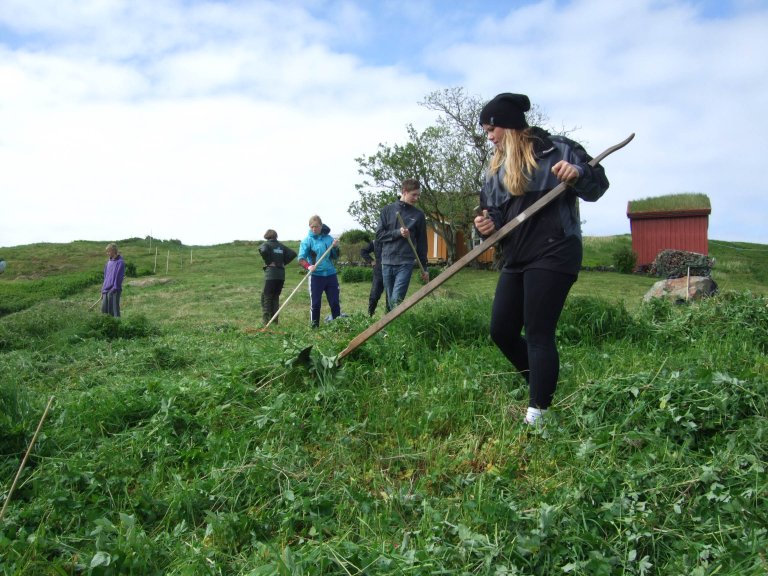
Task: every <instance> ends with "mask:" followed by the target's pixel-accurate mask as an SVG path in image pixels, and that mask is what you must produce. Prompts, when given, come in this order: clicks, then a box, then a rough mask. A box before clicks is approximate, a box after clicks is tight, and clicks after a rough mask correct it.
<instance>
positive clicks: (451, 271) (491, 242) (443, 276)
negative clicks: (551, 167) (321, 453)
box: [336, 132, 635, 363]
mask: <svg viewBox="0 0 768 576" xmlns="http://www.w3.org/2000/svg"><path fill="white" fill-rule="evenodd" d="M634 137H635V133H634V132H633V133H632V134H630V135H629V137H628V138H627V139H626V140H623V141H622V142H619V143H618V144H616V145H614V146H611V147H610V148H608V149H606V150H605V151H603V152H602V153H601V154H599V155H598V156H595V157H594V158H593V159H592V160H590V161H589V164H590V166H596V165H597V164H599V163H600V161H601V160H603V158H605V157H606V156H608V155H609V154H612V153H614V152H616V150H619V149H621V148H623V147H624V146H626V145H627V144H629V143H630V142H631V141H632V139H633V138H634ZM566 188H567V184H566V183H565V182H561V183H560V184H558V185H557V186H555V187H554V188H552V190H550V191H549V192H547V193H546V194H545V195H544V196H542V197H541V198H539V200H537V201H536V202H535V203H534V204H531V205H530V206H529V207H528V208H527V209H526V210H525V211H523V212H521V213H520V214H518V215H517V217H516V218H514V219H513V220H511V221H509V222H507V223H506V224H505V225H504V226H502V227H501V228H500V229H499V230H497V231H496V232H494V233H493V234H491V235H490V236H489V237H488V238H486V239H485V241H484V242H483V243H482V244H480V245H478V246H475V248H473V249H472V250H470V251H469V252H467V253H466V254H465V255H464V256H462V257H461V258H460V259H459V260H457V261H456V262H454V263H453V264H452V265H451V266H449V267H448V268H446V269H445V270H443V272H441V273H440V275H439V276H437V277H435V278H434V279H433V280H432V281H430V282H429V283H427V284H425V285H424V286H422V287H421V288H420V289H419V290H418V291H417V292H415V293H413V294H412V295H411V296H410V297H408V298H406V299H405V300H403V301H402V302H401V303H400V304H399V305H398V306H397V307H396V308H394V309H392V310H390V311H389V312H387V313H386V314H385V315H384V316H382V317H381V318H380V319H379V320H378V321H376V322H374V323H373V324H371V325H370V326H369V327H368V328H366V329H365V330H364V331H362V332H361V333H360V334H358V335H357V336H355V337H354V338H353V339H352V340H351V341H350V343H349V344H348V345H347V347H346V348H345V349H344V350H342V351H341V353H340V354H339V355H338V356H336V362H337V363H338V362H339V361H341V360H342V359H343V358H344V357H345V356H347V355H349V354H350V353H351V352H353V351H354V350H355V349H357V348H358V347H359V346H361V345H362V344H363V343H364V342H365V341H366V340H368V339H369V338H370V337H371V336H373V335H374V334H376V333H377V332H379V331H380V330H382V329H383V328H384V327H385V326H386V325H387V324H389V323H390V322H392V321H393V320H395V319H396V318H398V317H399V316H400V315H402V314H404V313H405V312H406V311H407V310H408V309H410V308H411V307H413V306H414V305H416V304H417V303H418V302H420V301H421V300H422V299H423V298H425V297H426V296H427V295H429V294H430V293H431V292H433V291H434V290H436V289H437V288H438V287H439V286H441V285H442V284H443V283H445V282H446V281H447V280H449V279H450V278H452V277H453V276H454V275H455V274H456V273H457V272H459V271H460V270H461V269H462V268H464V267H465V266H467V264H469V263H470V262H473V261H474V260H476V259H477V258H478V257H479V256H480V255H481V254H482V253H483V252H485V251H486V250H488V249H489V248H491V247H493V246H495V245H496V244H497V243H498V242H499V241H500V240H502V239H503V238H504V237H506V236H507V235H508V234H509V233H510V232H512V231H513V230H514V229H515V228H517V227H518V226H519V225H520V224H521V223H522V222H523V221H524V220H526V219H527V218H530V217H531V216H533V215H534V214H535V213H536V212H538V211H539V210H541V209H542V208H543V207H544V206H546V205H547V204H549V203H550V202H552V200H554V199H555V198H557V197H558V196H559V195H560V194H562V193H563V191H565V189H566Z"/></svg>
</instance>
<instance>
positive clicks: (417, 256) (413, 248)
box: [397, 212, 427, 274]
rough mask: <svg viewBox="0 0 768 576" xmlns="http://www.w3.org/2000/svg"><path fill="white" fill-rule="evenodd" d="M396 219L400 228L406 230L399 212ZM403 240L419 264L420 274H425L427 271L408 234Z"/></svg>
mask: <svg viewBox="0 0 768 576" xmlns="http://www.w3.org/2000/svg"><path fill="white" fill-rule="evenodd" d="M397 219H398V220H400V226H402V227H403V228H408V226H406V225H405V222H403V217H402V216H400V212H398V213H397ZM405 239H406V240H408V244H409V245H410V247H411V250H413V255H414V257H415V258H416V262H418V263H419V268H421V273H422V274H426V273H427V271H426V270H424V266H423V264H422V263H421V260H419V253H418V252H416V246H414V245H413V240H411V235H410V234H409V235H408V236H406V237H405Z"/></svg>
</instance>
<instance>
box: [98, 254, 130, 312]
mask: <svg viewBox="0 0 768 576" xmlns="http://www.w3.org/2000/svg"><path fill="white" fill-rule="evenodd" d="M106 252H107V257H108V258H109V259H108V260H107V263H106V264H105V265H104V283H103V284H102V285H101V311H102V312H103V313H104V314H109V315H110V316H114V317H115V318H119V317H120V294H121V293H122V291H123V278H125V261H124V260H123V257H122V256H120V254H119V253H118V251H117V244H115V243H114V242H112V243H110V244H107V248H106Z"/></svg>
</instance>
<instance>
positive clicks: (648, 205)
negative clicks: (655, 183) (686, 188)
mask: <svg viewBox="0 0 768 576" xmlns="http://www.w3.org/2000/svg"><path fill="white" fill-rule="evenodd" d="M711 207H712V206H711V205H710V203H709V197H708V196H707V195H706V194H700V193H695V192H689V193H683V194H668V195H667V196H656V197H655V198H644V199H642V200H630V201H629V207H628V209H627V211H628V212H629V213H630V214H634V213H635V212H668V211H673V210H705V209H709V208H711Z"/></svg>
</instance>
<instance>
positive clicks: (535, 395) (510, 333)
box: [474, 92, 608, 424]
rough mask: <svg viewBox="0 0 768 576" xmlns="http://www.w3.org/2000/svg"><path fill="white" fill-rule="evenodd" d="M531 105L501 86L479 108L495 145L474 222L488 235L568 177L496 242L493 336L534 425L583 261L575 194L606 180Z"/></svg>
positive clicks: (594, 192)
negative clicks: (523, 384)
mask: <svg viewBox="0 0 768 576" xmlns="http://www.w3.org/2000/svg"><path fill="white" fill-rule="evenodd" d="M530 107H531V103H530V100H529V99H528V96H526V95H524V94H511V93H508V92H505V93H503V94H499V95H498V96H496V97H495V98H493V99H492V100H490V101H489V102H488V103H487V104H486V105H485V106H484V107H483V109H482V111H481V112H480V125H481V126H482V128H483V130H484V131H485V133H486V134H487V136H488V140H490V141H491V143H492V144H493V145H494V146H495V148H496V149H495V152H494V154H493V157H492V158H491V161H490V165H489V167H488V171H487V173H486V178H485V183H484V185H483V188H482V190H481V192H480V207H481V208H482V209H483V210H484V213H483V215H479V216H477V217H476V218H475V221H474V224H475V228H477V231H478V232H480V234H482V235H483V236H484V237H487V236H490V235H491V234H493V232H494V231H496V230H498V229H499V228H501V227H503V226H504V225H505V224H507V223H508V222H511V221H512V220H514V219H516V218H518V217H519V215H520V214H522V213H523V211H524V210H525V209H526V208H528V207H529V206H531V205H532V204H533V203H535V202H536V201H537V200H539V199H540V198H541V197H542V196H544V195H545V194H546V193H547V192H549V191H550V190H551V189H552V188H554V187H555V186H557V185H558V184H560V183H561V182H565V183H567V184H568V187H567V188H566V190H565V191H564V192H563V193H562V194H561V195H560V196H558V197H557V198H556V199H555V200H553V201H552V202H551V203H549V204H547V205H546V206H545V207H544V208H542V209H541V210H540V211H539V212H538V213H537V214H535V215H534V216H532V217H531V218H529V219H526V220H523V221H521V224H520V225H519V226H518V227H517V229H516V230H515V232H514V233H512V234H509V235H508V236H506V237H505V238H504V239H503V240H502V241H501V255H502V260H503V265H502V269H501V274H499V282H498V284H497V285H496V295H495V296H494V299H493V309H492V311H491V338H492V339H493V341H494V343H495V344H496V346H498V348H499V349H500V350H501V352H502V353H503V354H504V356H506V357H507V359H508V360H509V361H510V362H511V363H512V364H513V365H514V366H515V367H516V368H517V370H518V371H519V372H520V374H521V375H522V376H523V378H525V380H526V381H527V382H528V390H529V401H528V410H527V412H526V415H525V419H524V421H525V422H526V423H528V424H538V423H539V422H541V421H542V420H541V418H542V416H543V415H544V413H545V412H546V411H547V409H548V408H549V406H550V404H551V403H552V397H553V395H554V393H555V388H556V386H557V379H558V376H559V370H560V358H559V355H558V351H557V345H556V341H555V334H556V329H557V322H558V319H559V318H560V312H561V311H562V309H563V306H564V305H565V299H566V297H567V296H568V292H569V291H570V289H571V286H572V285H573V283H574V282H575V281H576V277H577V275H578V273H579V269H580V268H581V259H582V244H581V224H580V220H579V204H578V201H579V198H581V199H582V200H587V201H590V202H594V201H595V200H597V199H598V198H600V197H601V196H602V195H603V194H604V193H605V191H606V190H607V189H608V179H607V178H606V176H605V172H604V171H603V168H602V166H600V165H597V166H590V165H589V163H588V162H589V160H591V158H590V156H589V155H588V154H587V152H586V151H585V150H584V148H583V147H582V146H581V145H580V144H578V143H577V142H574V141H573V140H570V139H568V138H565V137H564V136H554V135H551V134H549V133H547V132H546V131H545V130H543V129H541V128H538V127H535V126H528V122H527V121H526V118H525V113H526V112H527V111H528V110H529V109H530ZM523 334H524V335H523Z"/></svg>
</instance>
